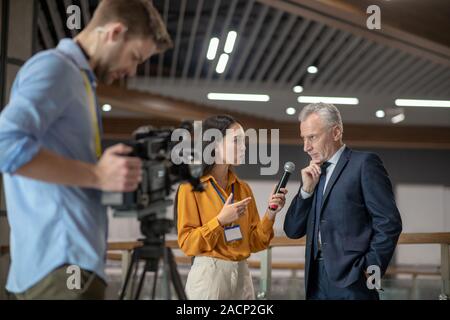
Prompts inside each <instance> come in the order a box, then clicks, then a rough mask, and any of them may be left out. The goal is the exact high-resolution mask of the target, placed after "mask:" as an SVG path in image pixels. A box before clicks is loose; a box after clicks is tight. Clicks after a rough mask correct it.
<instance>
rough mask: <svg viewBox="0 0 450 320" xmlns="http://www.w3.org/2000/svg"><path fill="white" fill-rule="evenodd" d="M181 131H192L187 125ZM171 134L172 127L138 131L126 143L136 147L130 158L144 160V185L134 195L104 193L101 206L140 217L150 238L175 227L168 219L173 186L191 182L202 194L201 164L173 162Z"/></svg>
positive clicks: (192, 152) (189, 157) (115, 214)
mask: <svg viewBox="0 0 450 320" xmlns="http://www.w3.org/2000/svg"><path fill="white" fill-rule="evenodd" d="M181 128H184V129H187V130H189V131H191V129H192V128H191V127H190V126H189V123H188V122H185V123H183V124H182V125H181ZM172 132H173V128H162V129H156V128H154V127H152V126H147V127H141V128H139V129H138V130H136V131H135V132H134V133H133V136H134V137H133V138H134V139H133V140H132V141H129V142H126V143H125V144H127V145H129V146H131V147H132V148H133V151H132V153H131V154H130V155H129V156H132V157H139V158H140V159H141V160H142V163H143V175H142V182H141V183H140V184H139V186H138V188H137V190H136V191H134V192H128V193H121V192H104V193H103V195H102V204H103V205H107V206H109V207H111V208H112V209H113V211H114V216H118V217H120V216H122V217H123V216H125V217H137V219H138V220H139V221H141V231H142V233H143V234H144V235H145V236H147V237H153V238H154V237H158V236H160V235H162V234H164V233H167V232H168V231H169V230H170V228H171V227H172V225H173V221H171V220H169V219H165V217H166V209H167V207H168V206H170V205H171V204H173V201H171V200H169V199H168V198H167V197H168V196H169V195H170V194H171V193H172V191H173V190H172V186H173V185H174V184H176V183H178V182H189V183H190V184H191V185H192V187H193V191H203V186H202V184H201V183H200V177H201V175H202V165H201V164H192V162H193V161H191V162H189V163H186V162H187V161H183V162H182V163H181V164H175V163H174V162H173V161H172V159H171V156H172V152H171V151H172V149H173V147H174V146H175V142H172V141H171V136H172ZM187 152H188V153H190V154H189V155H188V159H194V156H195V155H194V151H193V149H192V151H191V150H188V151H187ZM184 156H186V155H184ZM177 162H178V163H179V162H180V161H177Z"/></svg>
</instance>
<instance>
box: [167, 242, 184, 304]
mask: <svg viewBox="0 0 450 320" xmlns="http://www.w3.org/2000/svg"><path fill="white" fill-rule="evenodd" d="M165 250H166V252H167V253H166V255H167V260H168V261H167V262H168V266H169V269H170V278H171V280H172V283H173V287H174V288H175V292H176V293H177V297H178V299H179V300H187V299H188V298H187V295H186V292H185V291H184V288H183V283H182V281H181V276H180V274H179V273H178V269H177V264H176V262H175V256H174V255H173V252H172V249H170V248H165Z"/></svg>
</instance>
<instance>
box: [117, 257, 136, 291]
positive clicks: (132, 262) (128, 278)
mask: <svg viewBox="0 0 450 320" xmlns="http://www.w3.org/2000/svg"><path fill="white" fill-rule="evenodd" d="M137 258H138V253H137V251H136V250H134V251H133V256H132V258H131V262H130V265H129V266H128V269H127V275H126V277H125V281H124V283H123V287H122V290H121V291H120V296H119V299H120V300H123V299H124V298H125V294H126V292H127V288H128V283H129V282H130V279H131V273H132V272H133V266H134V264H135V263H136V260H137Z"/></svg>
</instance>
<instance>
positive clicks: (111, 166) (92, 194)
mask: <svg viewBox="0 0 450 320" xmlns="http://www.w3.org/2000/svg"><path fill="white" fill-rule="evenodd" d="M171 45H172V41H171V39H170V36H169V35H168V33H167V30H166V27H165V26H164V24H163V22H162V19H161V17H160V15H159V13H158V12H157V11H156V10H155V8H154V7H153V5H152V4H151V2H150V0H103V1H101V2H100V4H99V6H98V8H97V10H96V12H95V14H94V16H93V18H92V20H91V21H90V22H89V24H88V25H87V27H86V28H85V29H84V30H83V31H82V32H81V33H80V34H79V35H78V36H77V37H76V38H75V39H73V40H72V39H63V40H61V42H60V43H59V45H58V46H57V48H55V49H51V50H47V51H43V52H40V53H38V54H36V55H35V56H34V57H32V58H31V59H30V60H29V61H28V62H27V63H26V64H25V65H24V66H23V68H22V69H21V70H20V71H19V73H18V75H17V77H16V79H15V81H14V84H13V87H12V91H11V98H10V101H9V104H8V105H7V106H6V108H5V109H4V111H3V112H2V113H1V114H0V172H2V173H3V174H4V185H5V192H6V203H7V211H8V220H9V224H10V227H11V267H10V271H9V276H8V281H7V286H6V288H7V290H8V291H10V292H12V293H14V294H15V295H16V296H17V297H18V298H19V299H102V298H103V297H104V292H105V288H106V282H105V280H106V277H105V272H104V267H105V256H106V249H107V248H106V245H107V229H108V223H107V215H106V208H105V207H104V206H102V204H101V200H100V197H101V191H118V192H130V191H134V190H136V188H137V186H138V184H139V182H140V181H141V174H142V172H141V161H140V160H139V159H138V158H133V157H127V156H126V155H127V154H128V153H129V152H130V151H131V150H130V148H129V147H127V146H125V145H123V144H119V145H115V146H113V147H111V148H109V149H106V150H105V152H104V153H103V154H102V150H101V134H102V127H101V121H100V118H101V115H100V112H99V108H98V105H97V97H96V94H95V88H96V85H97V81H100V82H103V83H106V84H111V83H112V82H113V81H114V80H118V79H120V78H122V77H130V76H134V75H135V73H136V68H137V65H138V64H140V63H143V62H144V61H145V60H147V59H148V58H150V57H151V56H152V55H154V54H155V53H159V52H162V51H164V50H166V49H168V48H169V47H171ZM72 265H75V266H77V267H79V268H80V270H81V287H79V288H78V287H76V286H75V288H73V286H70V285H68V281H67V280H68V277H69V276H70V275H71V274H70V273H68V267H69V266H72ZM70 270H72V269H70Z"/></svg>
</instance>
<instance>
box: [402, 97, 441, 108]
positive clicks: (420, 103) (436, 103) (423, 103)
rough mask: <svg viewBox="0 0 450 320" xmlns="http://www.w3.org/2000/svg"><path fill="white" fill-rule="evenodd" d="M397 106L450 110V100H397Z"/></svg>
mask: <svg viewBox="0 0 450 320" xmlns="http://www.w3.org/2000/svg"><path fill="white" fill-rule="evenodd" d="M395 105H396V106H398V107H431V108H450V101H448V100H417V99H396V100H395Z"/></svg>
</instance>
